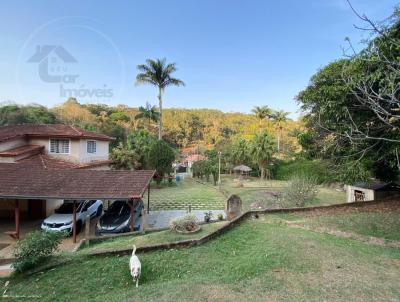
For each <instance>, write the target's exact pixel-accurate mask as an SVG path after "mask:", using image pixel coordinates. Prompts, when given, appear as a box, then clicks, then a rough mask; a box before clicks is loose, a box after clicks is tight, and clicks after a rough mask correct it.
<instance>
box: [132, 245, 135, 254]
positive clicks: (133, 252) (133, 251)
mask: <svg viewBox="0 0 400 302" xmlns="http://www.w3.org/2000/svg"><path fill="white" fill-rule="evenodd" d="M135 253H136V245H133V250H132V255H135Z"/></svg>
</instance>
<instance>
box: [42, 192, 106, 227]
mask: <svg viewBox="0 0 400 302" xmlns="http://www.w3.org/2000/svg"><path fill="white" fill-rule="evenodd" d="M73 208H74V204H73V201H69V200H68V201H67V200H64V203H63V204H62V205H61V206H60V207H59V208H58V209H57V210H55V211H54V214H53V215H51V216H49V217H47V218H46V219H45V220H44V221H43V223H42V227H41V228H42V230H45V231H66V232H68V233H72V219H73V217H72V216H73V215H72V212H73ZM102 213H103V202H102V201H101V200H80V201H76V230H77V233H79V232H80V230H81V229H82V226H83V225H84V224H85V220H86V217H88V216H90V218H93V217H96V216H97V217H100V216H101V214H102Z"/></svg>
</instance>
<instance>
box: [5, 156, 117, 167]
mask: <svg viewBox="0 0 400 302" xmlns="http://www.w3.org/2000/svg"><path fill="white" fill-rule="evenodd" d="M15 163H17V164H21V165H24V167H25V169H30V168H42V169H89V168H93V167H99V166H105V165H110V164H112V163H113V161H112V160H95V161H91V162H88V163H84V164H78V163H72V162H68V161H64V160H61V159H58V158H56V157H52V156H48V155H44V154H37V155H34V156H31V157H28V158H24V159H20V160H18V161H16V162H15ZM0 165H1V164H0Z"/></svg>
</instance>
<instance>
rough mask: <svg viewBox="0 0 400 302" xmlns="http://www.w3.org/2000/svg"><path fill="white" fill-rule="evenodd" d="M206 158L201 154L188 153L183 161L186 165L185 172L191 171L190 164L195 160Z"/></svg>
mask: <svg viewBox="0 0 400 302" xmlns="http://www.w3.org/2000/svg"><path fill="white" fill-rule="evenodd" d="M207 159H208V158H207V157H206V156H204V155H201V154H192V155H189V156H187V157H186V158H185V162H184V164H185V165H186V167H187V172H188V173H191V172H192V165H193V163H195V162H196V161H200V160H207Z"/></svg>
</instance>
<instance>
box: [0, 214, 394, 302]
mask: <svg viewBox="0 0 400 302" xmlns="http://www.w3.org/2000/svg"><path fill="white" fill-rule="evenodd" d="M270 216H271V215H270ZM280 218H281V217H280ZM139 257H140V259H141V262H142V278H141V281H140V286H139V288H138V289H136V288H135V287H134V284H133V282H132V279H131V276H130V274H129V270H128V260H129V257H127V256H126V257H125V256H124V257H118V256H107V257H87V256H84V255H82V254H81V255H80V256H77V257H76V258H75V259H74V260H73V262H72V263H70V264H68V265H64V266H61V267H58V268H55V269H53V270H50V271H47V272H45V273H42V274H36V275H32V276H28V277H13V278H11V279H7V280H9V281H10V285H9V291H8V294H11V295H12V294H14V295H31V294H35V295H40V296H41V299H40V301H71V299H73V300H74V301H88V300H93V301H133V300H134V301H191V302H193V301H399V300H400V287H399V282H398V281H399V280H400V249H395V248H388V247H380V246H373V245H368V244H367V243H364V242H360V241H356V240H352V239H347V238H339V237H335V236H333V235H327V234H320V233H316V232H312V231H307V230H304V229H298V228H292V227H290V226H287V225H283V224H279V223H271V220H270V219H268V217H264V216H261V217H260V219H257V220H250V221H248V222H244V223H242V224H241V225H240V226H238V227H236V228H234V229H232V230H231V231H229V232H228V233H226V234H224V235H223V236H222V237H219V238H218V239H215V240H212V241H210V242H208V243H206V244H204V245H201V246H196V247H192V248H183V249H173V250H168V251H158V252H152V253H148V254H142V255H139ZM5 281H6V280H4V279H3V280H0V286H2V284H1V283H4V282H5Z"/></svg>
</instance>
